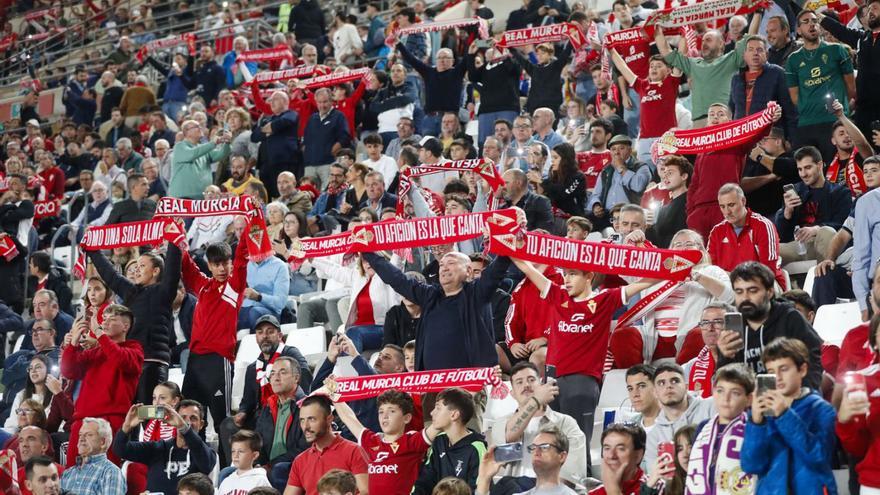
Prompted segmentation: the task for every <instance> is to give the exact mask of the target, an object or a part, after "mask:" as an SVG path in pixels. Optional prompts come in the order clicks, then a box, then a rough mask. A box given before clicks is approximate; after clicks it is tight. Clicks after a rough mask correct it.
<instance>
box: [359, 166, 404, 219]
mask: <svg viewBox="0 0 880 495" xmlns="http://www.w3.org/2000/svg"><path fill="white" fill-rule="evenodd" d="M364 182H365V183H366V186H367V199H365V200H364V201H363V202H362V203H361V204H359V205H358V210H360V209H361V208H370V209H371V210H373V211H375V212H376V214H377V215H378V214H380V213H382V210H383V209H385V208H395V207H396V206H397V196H395V195H394V194H391V193H387V192H385V179H384V178H383V177H382V174H381V173H380V172H370V173H368V174H367V177H366V179H365V181H364Z"/></svg>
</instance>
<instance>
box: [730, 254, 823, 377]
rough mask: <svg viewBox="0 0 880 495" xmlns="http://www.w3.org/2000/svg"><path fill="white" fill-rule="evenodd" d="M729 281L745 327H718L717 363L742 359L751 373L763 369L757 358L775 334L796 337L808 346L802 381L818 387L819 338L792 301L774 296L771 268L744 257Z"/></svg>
mask: <svg viewBox="0 0 880 495" xmlns="http://www.w3.org/2000/svg"><path fill="white" fill-rule="evenodd" d="M730 281H731V283H732V284H733V291H734V292H735V293H736V301H735V302H736V307H737V309H738V310H739V312H740V313H742V315H743V319H744V320H745V325H744V327H745V328H744V330H743V333H740V332H739V331H737V330H735V329H725V330H722V331H721V336H720V337H719V338H718V354H719V357H718V363H717V366H718V367H719V368H720V367H722V366H724V365H726V364H729V363H745V364H746V365H747V366H748V367H749V368H751V369H752V371H754V372H755V373H767V369H766V368H765V367H764V363H763V362H762V361H761V353H762V352H763V350H764V346H766V345H767V344H769V343H770V342H771V341H773V340H775V339H777V338H779V337H788V338H791V339H798V340H800V341H801V342H803V343H804V345H806V346H807V349H809V350H810V365H809V370H808V371H807V376H806V377H805V378H804V385H805V386H807V387H810V388H811V389H814V390H818V388H819V384H820V383H821V381H822V339H821V338H820V337H819V335H818V334H817V333H816V330H814V329H813V327H812V326H811V325H810V324H809V323H808V322H807V320H805V319H804V317H803V316H802V315H801V313H800V312H798V310H797V309H795V307H794V306H793V305H792V304H789V303H788V302H786V301H784V300H782V299H776V298H774V284H775V283H776V280H775V276H774V274H773V272H772V271H771V270H770V269H769V268H767V267H766V266H764V265H762V264H761V263H759V262H757V261H747V262H745V263H741V264H739V265H737V267H736V268H734V269H733V271H732V272H730Z"/></svg>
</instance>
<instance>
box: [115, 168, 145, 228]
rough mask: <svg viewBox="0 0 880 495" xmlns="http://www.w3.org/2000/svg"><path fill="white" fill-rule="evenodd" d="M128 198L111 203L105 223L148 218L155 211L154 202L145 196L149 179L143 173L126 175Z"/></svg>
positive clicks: (139, 220) (138, 220)
mask: <svg viewBox="0 0 880 495" xmlns="http://www.w3.org/2000/svg"><path fill="white" fill-rule="evenodd" d="M127 183H128V198H126V199H123V200H122V201H120V202H118V203H116V204H114V205H113V209H112V210H110V216H109V217H107V222H106V225H113V224H117V223H128V222H142V221H145V220H150V219H152V218H153V215H154V214H155V213H156V202H155V201H153V200H152V199H149V198H147V194H148V193H149V192H150V181H148V180H147V178H146V177H144V175H143V174H131V175H129V176H128V181H127Z"/></svg>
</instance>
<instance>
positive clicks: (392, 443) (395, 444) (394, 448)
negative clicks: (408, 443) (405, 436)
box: [388, 442, 400, 454]
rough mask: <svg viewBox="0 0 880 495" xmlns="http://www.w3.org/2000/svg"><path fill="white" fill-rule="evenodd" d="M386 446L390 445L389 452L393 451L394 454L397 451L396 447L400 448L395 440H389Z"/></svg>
mask: <svg viewBox="0 0 880 495" xmlns="http://www.w3.org/2000/svg"><path fill="white" fill-rule="evenodd" d="M388 446H389V447H391V452H394V453H395V454H396V453H397V449H399V448H400V444H399V443H397V442H391V443H390V444H389V445H388Z"/></svg>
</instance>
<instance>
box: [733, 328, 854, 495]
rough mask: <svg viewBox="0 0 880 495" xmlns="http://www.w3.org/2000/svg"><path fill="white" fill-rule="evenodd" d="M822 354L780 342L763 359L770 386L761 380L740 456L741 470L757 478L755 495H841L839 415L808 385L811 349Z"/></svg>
mask: <svg viewBox="0 0 880 495" xmlns="http://www.w3.org/2000/svg"><path fill="white" fill-rule="evenodd" d="M817 348H818V345H816V346H813V345H810V344H805V343H804V342H802V341H800V340H797V339H794V338H786V337H780V338H777V339H775V340H773V341H772V342H770V343H769V344H768V345H767V346H766V347H765V348H764V349H763V352H762V353H761V363H762V367H763V368H764V369H766V370H767V373H769V375H770V376H769V377H768V378H770V380H766V379H764V376H767V375H760V374H759V375H758V377H757V380H758V393H757V395H756V397H755V399H754V400H753V401H752V409H751V414H750V415H749V417H748V421H747V422H746V427H745V436H744V439H743V443H742V451H741V456H740V465H741V466H742V470H743V471H745V472H746V473H748V474H754V475H757V478H758V482H757V486H756V490H755V492H754V493H755V494H756V495H764V494H768V495H769V494H777V493H797V494H802V493H804V494H809V493H815V494H820V493H824V494H834V493H837V489H836V484H835V480H834V475H833V473H832V471H831V467H832V456H833V454H834V451H835V446H836V441H835V439H834V425H835V417H836V414H835V412H834V408H833V407H832V406H831V404H829V403H828V402H826V401H825V400H823V399H822V397H821V396H820V395H819V393H818V392H816V390H815V389H814V388H812V387H810V386H809V385H808V383H807V380H806V379H807V378H808V377H809V374H810V373H811V370H810V358H811V353H810V351H808V349H810V350H811V351H812V350H817ZM772 378H775V380H773V379H772ZM773 385H775V388H773V387H772V386H773Z"/></svg>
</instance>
